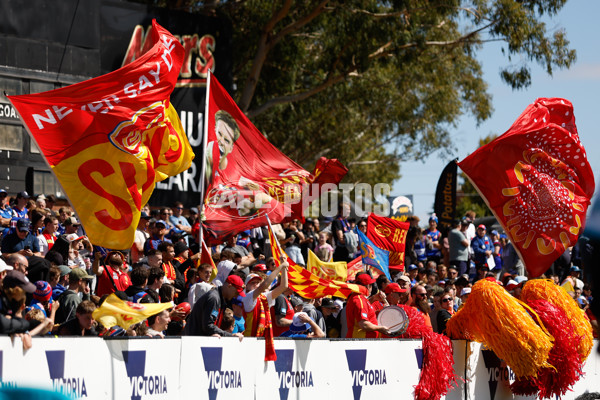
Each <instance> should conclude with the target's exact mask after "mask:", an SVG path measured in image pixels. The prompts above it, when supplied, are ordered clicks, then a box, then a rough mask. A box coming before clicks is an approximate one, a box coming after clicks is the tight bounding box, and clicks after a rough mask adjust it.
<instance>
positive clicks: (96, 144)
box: [9, 21, 194, 249]
mask: <svg viewBox="0 0 600 400" xmlns="http://www.w3.org/2000/svg"><path fill="white" fill-rule="evenodd" d="M152 34H153V38H154V42H155V43H154V45H153V46H152V48H151V49H150V50H149V51H148V52H147V53H146V54H145V55H143V56H142V57H141V58H139V59H138V60H136V61H135V62H133V63H131V64H129V65H127V66H126V67H123V68H121V69H119V70H117V71H114V72H111V73H109V74H106V75H102V76H100V77H97V78H94V79H91V80H88V81H85V82H81V83H78V84H75V85H71V86H67V87H64V88H61V89H57V90H52V91H50V92H45V93H38V94H32V95H23V96H9V100H10V101H11V102H12V104H13V105H14V106H15V108H16V109H17V110H18V112H19V114H20V117H21V119H22V120H23V122H24V124H25V126H26V128H27V130H28V131H29V133H30V135H31V136H32V137H33V138H34V139H35V141H36V143H37V145H38V147H39V148H40V150H41V152H42V154H43V155H44V157H45V158H46V160H47V162H48V164H49V165H50V167H51V168H52V171H53V172H54V174H55V175H56V177H57V179H58V181H59V182H60V183H61V185H62V187H63V189H64V191H65V193H66V194H67V197H68V198H69V200H70V202H71V204H72V205H73V207H74V208H75V210H76V212H77V214H78V215H79V218H80V219H81V222H82V224H83V226H84V227H85V230H86V232H87V235H88V237H89V238H90V240H91V242H92V243H94V244H96V245H99V246H103V247H108V248H112V249H128V248H131V245H132V243H133V239H134V233H135V230H136V228H137V225H138V221H139V219H140V215H141V213H140V209H141V207H142V206H143V205H145V204H146V203H147V202H148V199H149V198H150V195H151V194H152V191H153V190H154V184H155V183H156V182H158V181H161V180H163V179H165V178H167V177H169V176H172V175H176V174H178V173H180V172H182V171H184V170H186V169H187V168H189V166H190V164H191V161H192V159H193V157H194V154H193V152H192V150H191V147H190V145H189V143H188V141H187V137H186V135H185V133H184V131H183V128H182V126H181V122H180V121H179V117H178V116H177V113H176V112H175V109H174V108H173V106H172V105H171V104H170V103H169V95H170V94H171V92H172V91H173V88H174V87H175V82H176V80H177V75H178V74H179V69H180V68H181V63H182V60H183V55H184V51H183V47H182V46H181V45H180V44H179V42H178V41H177V39H175V38H174V37H173V36H172V35H171V34H170V33H169V32H168V31H166V30H165V29H164V28H162V27H161V26H160V25H158V24H157V23H156V22H155V21H154V22H153V29H152Z"/></svg>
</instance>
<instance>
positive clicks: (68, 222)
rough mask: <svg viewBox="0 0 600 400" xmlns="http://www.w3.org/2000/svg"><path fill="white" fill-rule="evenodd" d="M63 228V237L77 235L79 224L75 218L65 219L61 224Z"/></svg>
mask: <svg viewBox="0 0 600 400" xmlns="http://www.w3.org/2000/svg"><path fill="white" fill-rule="evenodd" d="M63 226H64V228H65V235H70V234H71V233H78V231H79V227H81V223H80V222H79V221H77V218H75V217H67V219H65V220H64V222H63Z"/></svg>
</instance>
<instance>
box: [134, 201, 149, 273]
mask: <svg viewBox="0 0 600 400" xmlns="http://www.w3.org/2000/svg"><path fill="white" fill-rule="evenodd" d="M149 224H150V216H149V215H148V214H146V213H145V212H142V213H141V215H140V220H139V222H138V226H137V229H136V230H135V235H134V237H133V245H132V246H131V251H130V253H129V254H130V256H129V257H130V261H131V264H132V265H133V264H137V263H138V262H140V261H141V259H142V258H143V256H144V244H145V243H146V241H147V240H148V239H149V238H150V234H149V233H148V225H149Z"/></svg>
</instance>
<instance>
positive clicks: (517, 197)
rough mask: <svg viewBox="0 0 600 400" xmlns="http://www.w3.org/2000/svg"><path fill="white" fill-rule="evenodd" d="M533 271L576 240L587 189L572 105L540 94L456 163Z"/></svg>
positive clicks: (587, 171)
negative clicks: (489, 139)
mask: <svg viewBox="0 0 600 400" xmlns="http://www.w3.org/2000/svg"><path fill="white" fill-rule="evenodd" d="M458 165H459V167H460V168H461V169H462V170H463V171H464V172H465V174H466V175H467V176H468V177H469V179H470V180H471V182H472V183H473V185H474V186H475V187H476V188H477V191H478V192H479V194H480V195H481V196H482V197H483V199H484V200H485V202H486V203H487V205H488V206H489V208H490V209H491V210H492V212H493V213H494V215H495V216H496V219H497V220H498V222H499V223H500V224H501V225H502V227H503V228H504V230H505V231H506V233H507V235H508V237H509V238H510V241H511V242H512V243H513V245H514V247H515V249H517V251H518V252H519V254H520V256H521V259H522V260H523V263H524V264H525V267H526V269H527V272H528V273H529V275H530V276H531V277H537V276H539V275H541V274H543V273H544V272H546V270H547V269H548V268H549V267H550V266H551V265H552V263H553V262H554V261H555V260H556V259H557V258H558V257H559V256H560V255H561V254H562V253H563V252H564V251H565V249H567V248H569V247H570V246H573V245H574V244H575V243H576V242H577V238H578V236H579V234H580V233H581V232H583V229H584V224H585V216H586V212H587V209H588V206H589V204H590V198H591V197H592V195H593V194H594V188H595V183H594V174H593V173H592V169H591V167H590V164H589V162H588V160H587V157H586V153H585V149H584V148H583V145H582V144H581V142H580V141H579V136H578V134H577V127H576V126H575V116H574V115H573V105H572V104H571V103H570V102H569V101H567V100H565V99H560V98H540V99H537V100H536V101H535V102H534V103H533V104H531V105H529V106H528V107H527V109H525V111H524V112H523V113H522V114H521V116H519V118H517V120H516V121H515V122H514V123H513V125H512V126H511V127H510V129H509V130H508V131H506V132H505V133H504V134H503V135H502V136H500V137H498V138H496V139H495V140H493V141H492V142H490V143H488V144H487V145H485V146H483V147H481V148H479V149H478V150H476V151H475V152H474V153H473V154H471V155H470V156H468V157H466V158H465V159H464V160H462V161H461V162H459V163H458Z"/></svg>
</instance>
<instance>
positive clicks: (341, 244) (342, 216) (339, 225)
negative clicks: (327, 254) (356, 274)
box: [327, 203, 351, 262]
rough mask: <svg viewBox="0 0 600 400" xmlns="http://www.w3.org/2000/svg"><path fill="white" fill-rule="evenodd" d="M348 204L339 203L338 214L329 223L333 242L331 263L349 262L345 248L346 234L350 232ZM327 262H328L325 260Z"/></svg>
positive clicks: (348, 255)
mask: <svg viewBox="0 0 600 400" xmlns="http://www.w3.org/2000/svg"><path fill="white" fill-rule="evenodd" d="M349 216H350V204H348V203H341V204H340V205H339V207H338V214H337V216H336V217H335V219H334V220H333V221H332V222H331V234H332V235H333V239H334V241H335V250H334V252H333V261H346V262H348V261H350V253H349V251H348V248H347V247H346V238H345V236H346V234H347V233H348V232H350V229H351V228H350V223H349V222H348V219H347V218H348V217H349ZM327 261H329V260H327Z"/></svg>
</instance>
